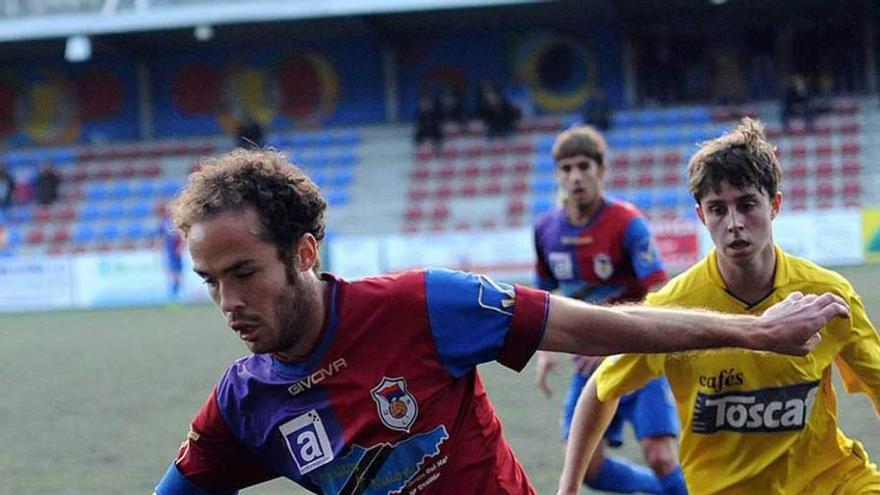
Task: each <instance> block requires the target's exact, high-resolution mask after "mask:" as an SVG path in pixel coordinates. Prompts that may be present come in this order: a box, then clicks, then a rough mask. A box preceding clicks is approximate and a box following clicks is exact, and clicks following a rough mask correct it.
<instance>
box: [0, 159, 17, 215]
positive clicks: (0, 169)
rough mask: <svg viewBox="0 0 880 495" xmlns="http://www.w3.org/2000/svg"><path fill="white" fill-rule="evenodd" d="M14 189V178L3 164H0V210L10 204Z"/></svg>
mask: <svg viewBox="0 0 880 495" xmlns="http://www.w3.org/2000/svg"><path fill="white" fill-rule="evenodd" d="M14 191H15V180H13V179H12V175H11V174H10V173H9V170H7V169H6V166H5V165H0V210H5V209H6V208H9V205H11V204H12V193H13V192H14Z"/></svg>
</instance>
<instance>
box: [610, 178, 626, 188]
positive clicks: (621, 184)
mask: <svg viewBox="0 0 880 495" xmlns="http://www.w3.org/2000/svg"><path fill="white" fill-rule="evenodd" d="M611 187H613V188H615V189H623V188H625V187H629V176H628V175H627V174H618V175H613V176H611Z"/></svg>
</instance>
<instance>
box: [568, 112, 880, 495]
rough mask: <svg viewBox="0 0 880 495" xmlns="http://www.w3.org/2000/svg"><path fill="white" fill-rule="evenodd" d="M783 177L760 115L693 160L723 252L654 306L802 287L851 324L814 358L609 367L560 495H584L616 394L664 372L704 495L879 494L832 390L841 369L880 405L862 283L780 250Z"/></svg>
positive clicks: (598, 376)
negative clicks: (841, 311)
mask: <svg viewBox="0 0 880 495" xmlns="http://www.w3.org/2000/svg"><path fill="white" fill-rule="evenodd" d="M781 176H782V172H781V169H780V166H779V161H778V159H777V158H776V155H775V150H774V149H773V147H772V146H771V145H770V144H769V143H768V142H767V141H766V139H765V137H764V133H763V127H762V125H761V124H760V123H759V122H758V121H755V120H750V119H745V120H743V122H742V123H741V124H740V126H739V127H737V128H736V129H735V130H734V131H733V132H731V133H729V134H727V135H724V136H722V137H720V138H718V139H715V140H713V141H710V142H708V143H707V144H705V145H704V146H703V147H702V148H701V149H700V150H699V151H698V152H697V153H696V154H695V155H694V156H693V158H691V160H690V164H689V180H688V182H689V187H690V189H691V192H693V194H694V197H695V198H696V200H697V206H696V208H697V214H698V216H699V218H700V220H701V221H702V222H703V224H704V225H705V226H706V228H707V229H708V230H709V233H710V235H711V236H712V241H713V242H714V244H715V249H714V250H713V251H712V252H711V253H709V255H708V256H707V257H706V258H705V259H703V260H702V261H700V262H699V263H698V264H696V265H695V266H694V267H692V268H691V269H690V270H688V271H687V272H685V273H683V274H681V275H679V276H678V277H676V278H674V279H672V281H670V282H669V283H668V284H667V285H666V286H665V287H664V288H663V289H662V290H661V291H659V292H657V293H654V294H650V295H648V297H647V299H646V301H647V303H648V304H649V305H653V306H676V307H700V308H710V309H713V310H717V311H723V312H726V313H733V314H741V315H742V314H760V313H761V312H762V311H764V310H765V309H766V308H767V307H769V306H770V305H772V304H774V303H776V302H778V301H781V300H783V298H785V297H786V296H789V295H790V294H792V293H795V291H799V292H803V293H806V294H810V293H821V292H833V293H835V294H838V295H839V296H840V297H842V298H843V299H844V300H846V301H847V303H848V304H849V306H850V310H851V316H850V318H849V319H835V320H833V321H830V322H829V323H828V325H827V326H826V327H825V328H823V329H822V330H821V332H820V335H821V336H822V342H821V343H820V344H819V346H818V347H817V348H816V349H815V350H814V351H813V352H812V353H811V354H809V355H808V356H805V357H786V356H780V355H774V354H767V353H756V352H751V351H745V350H733V349H728V350H723V351H713V352H692V353H685V354H652V355H647V354H629V355H623V356H618V357H614V358H610V359H607V360H606V361H605V362H604V363H603V364H602V365H601V366H600V367H599V369H598V370H597V372H596V373H595V374H594V376H593V378H592V380H591V381H590V383H589V384H588V385H587V387H586V388H585V389H584V391H583V393H582V394H581V397H580V400H579V402H578V405H577V408H576V412H575V418H574V424H573V426H572V434H571V437H570V440H569V444H568V451H567V454H566V460H565V468H564V470H563V473H562V476H561V478H560V482H559V493H560V494H574V493H577V491H578V488H579V486H580V480H581V479H582V476H583V473H584V471H585V470H586V464H587V461H588V460H589V456H590V455H591V452H592V450H593V448H594V447H595V445H596V444H597V443H598V442H599V441H600V440H601V437H602V432H603V431H604V429H605V427H606V425H607V424H608V421H609V419H610V417H611V416H612V415H613V413H614V410H615V408H616V407H617V398H618V397H620V396H621V395H623V394H626V393H627V392H629V391H630V390H634V389H637V388H638V387H640V386H642V385H643V384H644V383H646V382H647V381H648V380H651V379H654V378H656V377H658V376H662V375H666V377H667V378H668V379H669V383H670V384H671V386H672V391H673V393H674V394H675V398H676V402H677V404H678V411H679V415H680V419H681V422H682V426H683V428H682V436H681V463H682V468H683V470H684V474H685V479H686V481H687V484H688V488H689V489H690V490H691V492H693V493H699V494H701V495H703V494H705V495H713V494H744V493H749V494H751V493H761V494H780V495H782V494H793V493H797V494H816V495H820V494H830V493H835V494H840V495H846V494H852V495H855V494H868V493H875V494H877V493H880V473H878V471H877V468H876V466H874V465H873V464H871V463H870V462H869V460H868V456H867V454H866V453H865V451H864V449H863V448H862V446H861V444H859V443H858V442H856V441H853V440H850V439H849V438H847V437H845V436H844V435H843V433H842V432H840V431H839V430H838V429H837V403H836V398H835V393H834V389H833V388H832V382H831V364H832V363H833V362H836V363H837V365H838V368H839V369H840V372H841V375H842V376H843V379H844V383H845V384H846V387H847V389H848V390H849V391H851V392H856V391H859V392H865V393H866V394H868V396H869V397H870V398H871V400H872V401H873V403H874V406H875V408H876V409H877V410H878V411H880V338H878V335H877V331H876V330H875V329H874V327H873V325H872V324H871V322H870V321H869V320H868V318H867V316H866V315H865V309H864V307H863V305H862V301H861V299H860V298H859V296H858V294H856V293H855V291H854V290H853V288H852V286H851V285H850V284H849V282H847V281H846V280H845V279H844V278H843V277H841V276H840V275H838V274H836V273H834V272H832V271H830V270H826V269H823V268H820V267H818V266H816V265H815V264H813V263H811V262H809V261H807V260H805V259H802V258H798V257H796V256H792V255H790V254H788V253H786V252H784V251H782V250H781V249H779V247H777V246H775V245H774V244H773V228H772V221H773V219H774V218H775V217H776V215H777V214H778V213H779V210H780V207H781V206H782V193H781V192H779V181H780V178H781Z"/></svg>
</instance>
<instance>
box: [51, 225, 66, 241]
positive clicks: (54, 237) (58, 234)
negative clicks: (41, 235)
mask: <svg viewBox="0 0 880 495" xmlns="http://www.w3.org/2000/svg"><path fill="white" fill-rule="evenodd" d="M69 240H70V231H69V230H68V229H66V228H60V229H58V230H56V231H54V232H52V234H51V236H50V237H49V242H51V243H53V244H63V243H65V242H67V241H69Z"/></svg>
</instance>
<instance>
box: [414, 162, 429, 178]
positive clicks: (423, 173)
mask: <svg viewBox="0 0 880 495" xmlns="http://www.w3.org/2000/svg"><path fill="white" fill-rule="evenodd" d="M430 176H431V169H430V168H429V167H428V166H426V165H420V166H418V167H416V168H414V169H413V170H412V172H410V177H412V178H413V179H415V180H425V179H427V178H428V177H430Z"/></svg>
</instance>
